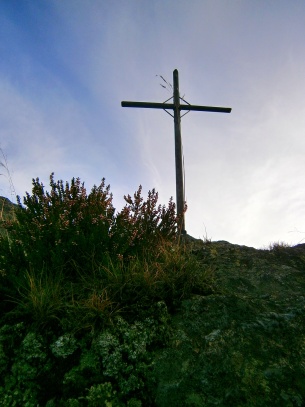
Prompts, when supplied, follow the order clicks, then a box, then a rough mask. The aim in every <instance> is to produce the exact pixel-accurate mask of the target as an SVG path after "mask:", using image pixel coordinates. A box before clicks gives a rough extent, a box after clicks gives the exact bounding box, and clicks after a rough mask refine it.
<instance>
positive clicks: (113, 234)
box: [1, 174, 178, 274]
mask: <svg viewBox="0 0 305 407" xmlns="http://www.w3.org/2000/svg"><path fill="white" fill-rule="evenodd" d="M50 187H51V191H50V192H48V191H45V188H44V186H43V184H42V183H40V182H39V179H38V178H37V179H33V188H32V194H31V195H30V194H29V193H26V196H25V197H24V200H23V204H24V206H22V204H21V200H20V197H18V207H19V210H18V211H17V212H16V217H17V222H13V221H11V222H10V221H8V222H4V227H6V229H7V231H8V232H9V239H7V240H6V241H5V242H1V246H2V247H3V250H4V251H6V254H5V256H4V257H3V258H2V270H4V271H8V269H9V270H10V272H12V271H14V273H18V272H20V271H21V270H22V272H23V271H24V270H25V269H28V268H29V267H30V266H31V267H32V268H34V269H42V268H43V267H51V268H52V269H53V270H54V269H56V268H58V267H62V266H64V267H65V272H66V274H68V271H69V272H70V273H73V264H77V265H78V266H80V267H82V268H87V265H88V263H90V261H89V260H91V259H92V258H94V260H95V261H96V262H99V263H103V264H107V262H108V260H109V256H110V257H111V259H112V261H114V260H115V261H116V260H122V259H124V260H128V259H130V257H131V256H135V255H138V256H139V255H142V254H143V250H144V248H147V247H149V248H150V250H151V251H153V249H154V248H155V247H156V246H158V244H159V242H160V238H163V239H164V238H166V239H174V237H175V236H176V233H177V224H178V218H177V216H176V214H175V204H174V203H173V202H172V199H171V200H170V201H169V205H168V207H167V208H166V207H165V206H161V205H159V206H157V200H158V194H157V193H156V192H155V190H152V191H150V192H149V193H148V199H147V200H146V201H144V199H143V197H142V196H141V186H140V187H139V189H138V191H137V192H136V193H135V194H134V199H132V198H131V196H130V195H128V196H124V198H125V201H126V205H125V207H124V208H123V209H122V210H121V212H119V213H117V214H115V209H114V207H113V205H112V194H111V193H110V186H109V185H108V186H105V180H104V179H103V180H102V182H101V184H100V185H99V186H98V187H97V186H94V187H93V188H92V190H91V192H90V193H89V194H87V192H86V188H85V187H84V184H83V183H81V182H80V179H79V178H77V179H74V178H73V179H72V181H71V184H70V185H69V183H68V182H66V184H64V183H63V181H57V182H55V181H54V174H51V176H50Z"/></svg>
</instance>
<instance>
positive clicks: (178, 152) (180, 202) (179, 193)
mask: <svg viewBox="0 0 305 407" xmlns="http://www.w3.org/2000/svg"><path fill="white" fill-rule="evenodd" d="M173 84H174V123H175V162H176V203H177V214H178V215H180V216H181V219H180V225H179V228H180V233H181V234H185V233H186V231H185V220H184V211H183V210H184V204H185V196H184V182H183V164H182V140H181V117H180V94H179V76H178V71H177V69H175V70H174V72H173Z"/></svg>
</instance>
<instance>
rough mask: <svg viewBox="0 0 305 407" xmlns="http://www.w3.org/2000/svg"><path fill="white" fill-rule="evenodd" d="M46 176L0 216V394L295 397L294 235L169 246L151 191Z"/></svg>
mask: <svg viewBox="0 0 305 407" xmlns="http://www.w3.org/2000/svg"><path fill="white" fill-rule="evenodd" d="M50 186H51V192H50V193H48V192H45V191H44V187H43V186H42V185H41V184H40V183H39V181H38V180H33V191H32V195H30V194H27V196H26V197H25V199H24V206H25V207H24V206H22V205H21V204H20V201H19V208H18V210H17V211H15V216H16V219H17V220H16V221H14V220H13V219H14V218H11V219H10V220H9V221H8V222H6V223H5V222H4V223H3V226H4V227H5V228H6V233H3V234H2V237H1V242H0V243H1V244H0V264H1V270H2V271H1V276H0V279H1V286H0V294H1V297H2V298H1V314H0V404H1V405H3V406H5V407H10V406H27V407H34V406H35V407H37V406H39V407H42V406H46V407H55V406H56V407H57V406H71V407H73V406H75V407H76V406H105V407H110V406H113V407H115V406H118V407H120V406H130V407H140V406H157V407H165V406H166V407H171V406H175V407H185V406H192V407H196V406H198V407H201V406H208V407H210V406H221V407H227V406H234V407H235V406H237V407H248V406H250V407H256V406H261V407H265V406H267V407H268V406H274V405H276V406H282V407H294V406H296V407H302V406H304V405H305V385H304V383H305V363H304V360H305V318H304V317H305V296H304V289H305V247H304V246H303V245H300V246H298V247H293V248H291V247H288V246H287V245H283V244H275V245H273V246H270V248H269V250H255V249H252V248H247V247H244V246H237V245H231V244H229V243H227V242H210V241H208V240H206V241H205V242H202V241H195V242H194V241H193V242H190V243H188V242H187V241H184V243H183V244H177V236H178V235H179V234H178V230H177V225H178V219H177V218H176V215H175V210H174V209H175V208H174V205H173V203H172V202H171V201H170V202H169V205H168V207H164V206H163V207H161V206H157V194H156V193H155V191H151V192H150V193H149V196H148V199H147V200H146V201H144V200H143V198H142V197H141V189H139V190H138V191H137V192H136V193H135V194H134V196H133V198H131V197H130V196H126V206H125V208H123V210H122V211H121V212H119V213H115V210H114V208H113V207H112V197H111V194H110V192H109V187H105V184H104V181H103V182H102V184H101V185H100V187H94V188H93V190H92V191H91V193H90V194H89V195H87V193H86V191H85V189H84V186H83V185H82V184H81V183H80V181H79V180H72V183H71V185H68V184H66V186H64V184H63V183H62V182H61V181H59V182H57V183H55V182H54V179H53V176H51V182H50ZM89 202H91V203H90V205H91V206H90V205H89ZM93 220H94V221H93Z"/></svg>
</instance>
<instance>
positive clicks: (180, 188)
mask: <svg viewBox="0 0 305 407" xmlns="http://www.w3.org/2000/svg"><path fill="white" fill-rule="evenodd" d="M173 90H174V92H173V96H172V97H171V98H169V99H167V100H166V101H165V102H164V103H151V102H126V101H123V102H122V103H121V105H122V107H140V108H152V109H163V110H165V111H167V110H169V109H171V110H173V112H174V115H172V114H171V113H169V112H167V113H169V114H170V115H171V116H172V117H173V118H174V126H175V163H176V205H177V215H178V216H179V217H180V225H179V229H180V233H181V234H183V235H184V234H186V230H185V219H184V205H185V196H184V179H183V164H182V141H181V117H182V116H184V115H182V116H181V115H180V112H181V110H186V111H187V112H186V113H188V112H189V111H191V110H195V111H199V112H217V113H231V108H229V107H214V106H196V105H191V104H189V103H188V102H187V101H186V100H184V99H183V98H182V97H180V94H179V76H178V71H177V69H175V70H174V72H173ZM171 99H173V102H174V103H166V102H168V101H169V100H171ZM180 100H182V101H183V102H185V103H186V104H180ZM186 113H184V114H186Z"/></svg>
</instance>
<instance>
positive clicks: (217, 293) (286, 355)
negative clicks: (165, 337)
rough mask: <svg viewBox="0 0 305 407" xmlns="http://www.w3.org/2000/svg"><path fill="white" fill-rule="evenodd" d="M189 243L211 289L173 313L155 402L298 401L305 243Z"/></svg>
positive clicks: (303, 375)
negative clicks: (255, 245)
mask: <svg viewBox="0 0 305 407" xmlns="http://www.w3.org/2000/svg"><path fill="white" fill-rule="evenodd" d="M192 244H193V248H192V250H193V252H194V253H195V254H196V256H197V257H198V259H199V260H200V261H201V262H202V272H203V273H210V274H211V276H213V280H214V281H213V286H214V292H213V293H211V294H210V295H206V296H200V295H194V296H193V298H191V299H190V300H187V301H184V302H182V304H181V308H180V309H179V311H178V312H177V313H176V315H174V316H173V318H172V325H173V332H174V333H173V338H172V341H171V345H170V346H169V347H167V348H166V349H163V350H160V351H158V352H157V353H156V359H155V373H156V375H157V377H158V391H157V398H156V405H158V406H160V407H161V406H162V407H163V406H164V407H165V406H167V407H169V406H176V407H177V406H271V405H277V406H304V405H305V324H304V322H305V319H304V316H305V294H304V293H305V245H298V246H295V247H291V248H289V247H285V246H281V245H275V246H274V248H273V249H271V250H256V249H254V248H250V247H245V246H238V245H233V244H230V243H228V242H224V241H220V242H213V243H203V242H198V241H197V242H193V243H192Z"/></svg>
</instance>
